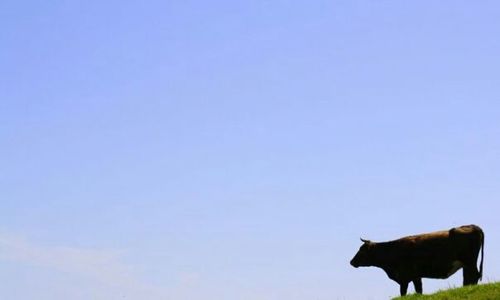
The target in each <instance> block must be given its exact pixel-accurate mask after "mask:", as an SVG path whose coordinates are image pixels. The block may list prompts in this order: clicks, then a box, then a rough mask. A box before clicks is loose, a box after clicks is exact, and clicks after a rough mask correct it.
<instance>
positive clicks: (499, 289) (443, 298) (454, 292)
mask: <svg viewBox="0 0 500 300" xmlns="http://www.w3.org/2000/svg"><path fill="white" fill-rule="evenodd" d="M458 299H460V300H462V299H466V300H499V299H500V282H497V283H489V284H480V285H473V286H466V287H461V288H456V289H449V290H444V291H439V292H437V293H435V294H432V295H416V294H412V295H409V296H406V297H397V298H394V299H393V300H458Z"/></svg>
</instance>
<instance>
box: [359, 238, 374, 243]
mask: <svg viewBox="0 0 500 300" xmlns="http://www.w3.org/2000/svg"><path fill="white" fill-rule="evenodd" d="M359 239H360V240H361V241H362V242H363V243H365V244H369V243H371V241H370V240H365V239H363V238H359Z"/></svg>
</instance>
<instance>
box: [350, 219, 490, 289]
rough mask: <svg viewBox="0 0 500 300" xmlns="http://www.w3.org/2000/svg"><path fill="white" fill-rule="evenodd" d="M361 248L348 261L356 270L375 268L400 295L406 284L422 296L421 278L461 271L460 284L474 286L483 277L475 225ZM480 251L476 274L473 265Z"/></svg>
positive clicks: (365, 244) (367, 243) (366, 243)
mask: <svg viewBox="0 0 500 300" xmlns="http://www.w3.org/2000/svg"><path fill="white" fill-rule="evenodd" d="M361 241H363V245H362V246H361V247H360V248H359V251H358V253H356V255H355V256H354V258H353V259H352V260H351V265H352V266H353V267H355V268H357V267H371V266H373V267H379V268H381V269H383V270H384V271H385V273H387V276H389V278H390V279H392V280H394V281H396V282H397V283H399V286H400V293H401V296H404V295H406V292H407V290H408V284H409V283H410V282H413V285H414V286H415V291H416V292H417V293H419V294H421V293H422V278H440V279H445V278H448V277H450V276H451V275H452V274H454V273H455V272H456V271H457V270H459V269H460V268H463V276H464V281H463V283H464V285H469V284H477V282H478V281H479V280H480V279H481V278H482V276H483V256H484V234H483V231H482V230H481V228H479V226H476V225H467V226H461V227H456V228H452V229H450V230H444V231H437V232H432V233H425V234H419V235H412V236H407V237H403V238H400V239H398V240H394V241H389V242H383V243H374V242H371V241H367V240H363V239H361ZM480 249H481V263H480V266H479V271H478V269H477V266H476V263H477V258H478V256H479V250H480Z"/></svg>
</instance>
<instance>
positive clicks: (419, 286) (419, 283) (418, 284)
mask: <svg viewBox="0 0 500 300" xmlns="http://www.w3.org/2000/svg"><path fill="white" fill-rule="evenodd" d="M413 286H414V287H415V292H416V293H417V294H422V278H418V279H415V280H413Z"/></svg>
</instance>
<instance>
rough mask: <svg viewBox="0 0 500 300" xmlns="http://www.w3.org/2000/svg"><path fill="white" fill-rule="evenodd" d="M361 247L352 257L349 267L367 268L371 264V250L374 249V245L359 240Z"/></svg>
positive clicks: (367, 241)
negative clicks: (361, 243)
mask: <svg viewBox="0 0 500 300" xmlns="http://www.w3.org/2000/svg"><path fill="white" fill-rule="evenodd" d="M361 241H362V242H363V245H361V247H360V248H359V250H358V253H356V255H354V257H353V258H352V260H351V266H353V267H355V268H357V267H368V266H371V265H372V263H373V251H372V250H373V248H374V247H375V243H373V242H371V241H369V240H364V239H361Z"/></svg>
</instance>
